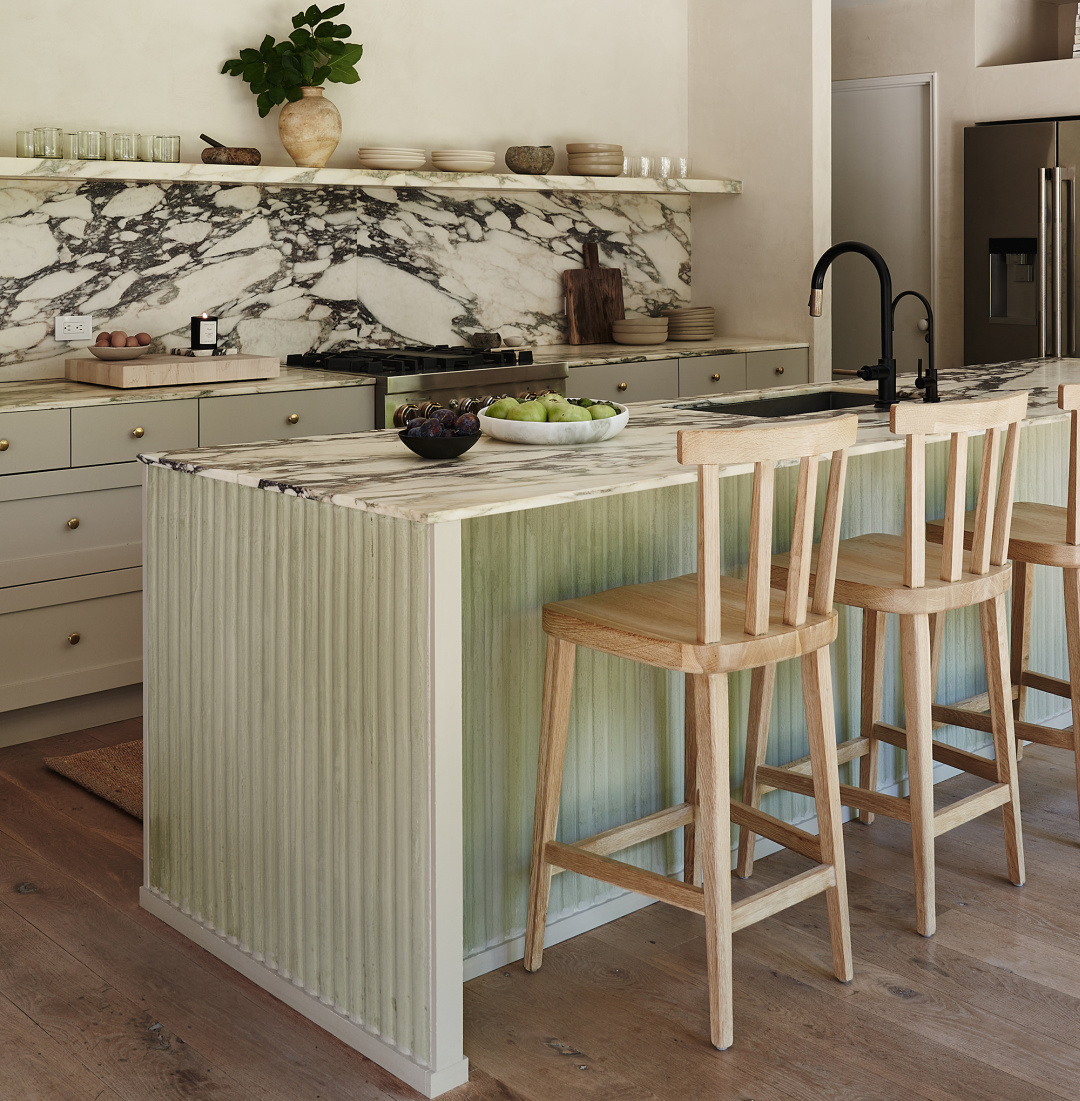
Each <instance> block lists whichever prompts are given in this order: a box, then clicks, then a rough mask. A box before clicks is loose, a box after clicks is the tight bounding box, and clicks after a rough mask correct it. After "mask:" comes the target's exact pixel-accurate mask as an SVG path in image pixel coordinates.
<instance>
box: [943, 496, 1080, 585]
mask: <svg viewBox="0 0 1080 1101" xmlns="http://www.w3.org/2000/svg"><path fill="white" fill-rule="evenodd" d="M1068 516H1069V510H1068V509H1067V508H1065V506H1064V505H1044V504H1041V503H1040V502H1038V501H1017V502H1016V504H1015V505H1013V522H1012V534H1011V535H1010V536H1009V558H1010V559H1012V561H1013V562H1030V563H1031V565H1033V566H1057V567H1058V568H1059V569H1065V570H1078V569H1080V544H1073V543H1070V542H1069V541H1068V538H1067V536H1066V524H1067V522H1068ZM942 531H943V528H942V525H941V522H940V521H927V524H926V535H927V538H928V539H932V540H934V541H935V542H937V543H940V542H941V536H942ZM974 531H975V513H974V511H972V512H968V513H966V514H965V516H964V546H965V547H967V548H968V549H970V548H971V537H972V535H973V533H974Z"/></svg>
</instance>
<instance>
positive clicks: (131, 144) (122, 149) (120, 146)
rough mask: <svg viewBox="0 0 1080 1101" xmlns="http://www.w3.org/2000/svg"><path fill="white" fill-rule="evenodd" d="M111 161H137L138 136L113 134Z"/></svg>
mask: <svg viewBox="0 0 1080 1101" xmlns="http://www.w3.org/2000/svg"><path fill="white" fill-rule="evenodd" d="M112 159H113V160H114V161H137V160H138V159H139V135H138V134H113V136H112Z"/></svg>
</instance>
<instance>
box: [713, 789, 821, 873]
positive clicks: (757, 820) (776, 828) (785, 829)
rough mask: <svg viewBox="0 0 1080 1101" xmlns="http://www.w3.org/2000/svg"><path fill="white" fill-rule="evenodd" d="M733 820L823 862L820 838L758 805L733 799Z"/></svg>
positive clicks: (801, 853)
mask: <svg viewBox="0 0 1080 1101" xmlns="http://www.w3.org/2000/svg"><path fill="white" fill-rule="evenodd" d="M811 794H812V791H811ZM731 820H732V822H734V823H735V824H736V825H737V826H739V827H740V829H748V830H752V831H753V832H754V833H756V834H759V835H760V836H761V837H767V838H768V839H769V840H770V841H775V842H776V844H777V845H783V846H784V848H785V849H791V850H792V852H797V853H798V854H799V855H800V856H805V857H806V858H807V860H812V861H814V863H815V864H820V863H821V842H820V840H819V839H818V838H817V837H816V836H815V835H814V834H812V833H807V832H806V830H800V829H799V828H798V826H793V825H791V824H790V823H789V822H781V821H780V819H779V818H774V817H773V816H772V815H771V814H766V813H765V812H764V811H761V810H758V808H757V807H751V806H750V805H749V804H747V803H742V802H740V801H739V800H737V799H732V800H731Z"/></svg>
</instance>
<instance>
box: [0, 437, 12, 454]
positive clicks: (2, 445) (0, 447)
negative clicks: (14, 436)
mask: <svg viewBox="0 0 1080 1101" xmlns="http://www.w3.org/2000/svg"><path fill="white" fill-rule="evenodd" d="M10 446H11V444H10V443H8V441H7V440H0V451H7V449H8V448H9V447H10Z"/></svg>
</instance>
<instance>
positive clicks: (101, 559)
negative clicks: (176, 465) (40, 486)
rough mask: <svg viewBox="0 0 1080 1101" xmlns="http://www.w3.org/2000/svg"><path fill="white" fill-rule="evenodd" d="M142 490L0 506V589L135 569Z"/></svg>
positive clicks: (132, 488) (138, 554)
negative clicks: (79, 575)
mask: <svg viewBox="0 0 1080 1101" xmlns="http://www.w3.org/2000/svg"><path fill="white" fill-rule="evenodd" d="M141 540H142V489H141V488H140V487H139V486H125V487H123V488H118V489H100V490H92V491H89V492H86V493H59V494H56V495H54V496H49V497H29V498H25V499H23V500H19V501H0V586H6V585H26V584H29V583H31V582H34V581H49V580H51V579H53V578H56V577H74V576H75V575H77V574H84V573H96V572H98V571H100V570H119V569H124V568H126V567H129V566H137V565H139V563H140V561H141V559H142V546H141Z"/></svg>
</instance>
